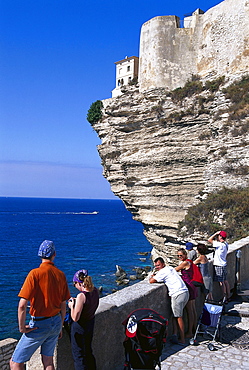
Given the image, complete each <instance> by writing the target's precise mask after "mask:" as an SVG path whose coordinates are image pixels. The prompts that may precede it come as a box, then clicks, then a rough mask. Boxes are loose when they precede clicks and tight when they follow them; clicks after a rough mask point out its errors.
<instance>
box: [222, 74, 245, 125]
mask: <svg viewBox="0 0 249 370" xmlns="http://www.w3.org/2000/svg"><path fill="white" fill-rule="evenodd" d="M223 93H224V94H225V97H226V98H228V99H230V100H231V102H232V105H231V106H230V109H229V110H230V112H231V114H230V118H231V119H232V120H239V119H240V118H241V119H243V118H245V117H246V116H247V115H248V114H249V76H244V77H243V78H242V79H241V80H239V81H235V82H234V83H232V84H231V85H230V86H228V87H227V88H225V89H223Z"/></svg>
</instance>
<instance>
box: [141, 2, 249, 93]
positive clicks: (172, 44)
mask: <svg viewBox="0 0 249 370" xmlns="http://www.w3.org/2000/svg"><path fill="white" fill-rule="evenodd" d="M179 22H180V21H179V18H178V17H176V16H162V17H155V18H152V19H151V20H149V21H148V22H146V23H144V24H143V26H142V28H141V35H140V53H139V86H140V91H146V90H149V89H152V88H158V87H165V88H169V90H172V89H175V88H177V87H180V86H183V85H184V84H185V83H186V81H187V80H188V79H189V78H190V77H191V75H195V74H198V75H200V76H201V77H203V78H205V77H208V78H215V77H218V76H221V75H226V76H227V75H234V74H235V75H236V74H241V73H243V72H248V70H249V2H248V1H247V0H225V1H222V2H221V3H220V4H218V5H216V6H215V7H213V8H211V9H209V10H208V11H207V12H206V13H205V14H199V12H194V13H193V15H192V17H188V18H187V20H186V22H185V25H188V28H179Z"/></svg>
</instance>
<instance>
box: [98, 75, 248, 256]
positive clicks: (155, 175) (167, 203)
mask: <svg viewBox="0 0 249 370" xmlns="http://www.w3.org/2000/svg"><path fill="white" fill-rule="evenodd" d="M230 82H231V81H230ZM123 92H124V94H123V95H121V96H120V97H117V98H112V99H107V100H105V101H103V103H104V109H103V118H102V120H101V122H99V123H96V124H94V125H93V127H94V129H95V130H96V132H97V133H98V135H99V137H100V138H101V140H102V144H101V145H100V146H99V148H98V150H99V154H100V157H101V159H102V164H103V167H104V176H105V177H106V178H107V180H108V181H109V183H110V185H111V188H112V191H113V192H114V193H115V194H116V195H117V196H118V197H120V198H121V199H122V200H123V202H124V203H125V205H126V207H127V209H128V210H129V211H130V212H131V213H132V215H133V217H134V219H135V220H137V221H140V222H142V224H143V225H144V233H145V235H146V237H147V239H148V240H149V242H150V243H151V244H152V246H153V247H154V253H155V254H163V255H164V256H167V259H168V261H171V259H172V258H173V259H174V256H175V249H176V247H177V243H178V239H177V235H176V231H177V226H178V222H179V221H180V220H182V219H183V218H184V215H185V213H186V210H187V209H188V207H189V206H190V205H193V204H195V203H196V202H198V197H199V192H200V191H204V192H210V191H213V190H214V189H216V188H220V187H222V186H227V187H238V186H246V185H248V183H249V174H248V172H249V171H244V170H242V169H245V168H246V169H247V168H248V167H247V166H249V150H248V146H249V127H248V126H249V122H248V116H246V117H244V118H243V119H242V120H241V121H240V122H237V123H236V121H230V120H229V114H228V113H226V112H227V109H228V107H229V106H230V104H231V103H230V101H229V100H228V99H226V98H225V95H224V93H222V90H219V91H217V92H216V93H215V94H211V93H210V91H207V90H205V91H203V92H202V93H201V94H198V95H195V96H192V97H190V98H185V99H183V100H182V101H181V102H174V101H173V100H172V98H171V97H169V96H168V95H167V93H166V91H165V89H154V90H151V91H147V92H143V93H141V92H139V90H138V89H137V88H135V87H129V88H127V89H126V90H124V91H123ZM200 101H201V102H202V103H201V104H202V106H201V107H200ZM203 101H204V102H205V103H204V105H203ZM243 127H244V129H242V128H243Z"/></svg>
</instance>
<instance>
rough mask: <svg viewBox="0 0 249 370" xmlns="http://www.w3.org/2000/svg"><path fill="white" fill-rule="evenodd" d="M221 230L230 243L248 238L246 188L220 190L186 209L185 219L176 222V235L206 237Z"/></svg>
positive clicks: (248, 221) (248, 195) (247, 199)
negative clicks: (227, 236) (225, 232)
mask: <svg viewBox="0 0 249 370" xmlns="http://www.w3.org/2000/svg"><path fill="white" fill-rule="evenodd" d="M223 228H224V229H225V230H226V231H227V233H228V235H229V241H230V242H232V241H234V240H238V239H240V238H243V237H246V236H248V232H249V187H246V188H243V189H227V188H223V189H221V190H219V191H217V192H216V193H212V194H209V195H208V196H207V198H206V199H205V200H202V201H201V202H200V203H199V204H197V205H195V206H192V207H190V208H189V209H188V213H187V215H186V216H185V219H184V220H183V221H181V222H179V227H178V233H179V235H182V236H183V235H184V234H185V235H184V236H186V235H191V234H193V233H194V232H197V233H200V234H203V235H204V236H205V237H206V236H208V235H211V234H213V233H215V232H216V231H218V230H220V229H223Z"/></svg>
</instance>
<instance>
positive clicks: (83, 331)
mask: <svg viewBox="0 0 249 370" xmlns="http://www.w3.org/2000/svg"><path fill="white" fill-rule="evenodd" d="M93 329H94V318H93V319H92V320H90V321H86V322H85V323H84V324H83V325H82V326H81V325H79V324H78V323H77V322H73V323H72V325H71V346H72V355H73V359H74V368H75V370H96V361H95V358H94V356H93V353H92V339H93Z"/></svg>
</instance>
